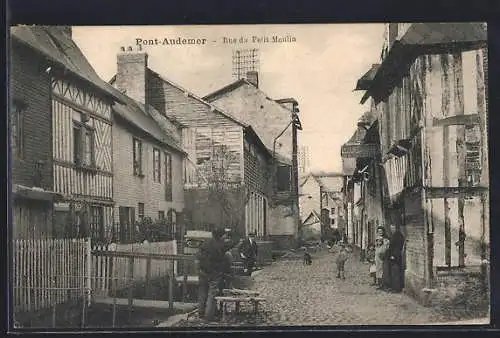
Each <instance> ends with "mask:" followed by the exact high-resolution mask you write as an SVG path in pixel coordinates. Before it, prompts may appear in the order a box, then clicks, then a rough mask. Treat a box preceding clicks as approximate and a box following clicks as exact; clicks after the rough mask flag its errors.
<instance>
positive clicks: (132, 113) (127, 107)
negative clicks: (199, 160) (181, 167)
mask: <svg viewBox="0 0 500 338" xmlns="http://www.w3.org/2000/svg"><path fill="white" fill-rule="evenodd" d="M121 95H122V98H123V100H124V101H125V104H120V103H117V104H116V105H115V106H114V112H115V113H116V114H118V116H120V117H122V118H123V119H125V120H126V121H128V122H129V123H131V124H133V125H135V126H136V127H138V128H139V129H141V130H142V131H144V132H146V133H147V134H149V135H150V136H152V137H153V138H155V139H156V140H157V141H159V142H161V143H163V144H165V145H167V146H169V147H170V148H172V149H174V150H176V151H178V152H181V153H185V151H184V150H183V149H182V147H181V145H180V144H179V142H178V141H177V140H176V139H175V138H174V137H173V136H172V135H169V134H168V133H167V131H166V130H164V129H163V128H161V127H160V126H159V125H158V123H157V122H156V121H155V120H154V119H153V117H151V115H149V114H148V113H147V112H146V107H145V106H144V105H143V104H141V103H139V102H136V101H135V100H133V99H132V98H130V97H128V96H126V95H123V94H121ZM148 109H154V108H153V107H151V106H149V107H148Z"/></svg>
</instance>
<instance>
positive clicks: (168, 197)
mask: <svg viewBox="0 0 500 338" xmlns="http://www.w3.org/2000/svg"><path fill="white" fill-rule="evenodd" d="M165 201H172V156H171V155H170V154H169V153H165Z"/></svg>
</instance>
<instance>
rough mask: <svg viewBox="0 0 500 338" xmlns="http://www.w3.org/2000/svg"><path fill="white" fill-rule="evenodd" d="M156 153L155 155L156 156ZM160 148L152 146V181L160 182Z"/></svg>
mask: <svg viewBox="0 0 500 338" xmlns="http://www.w3.org/2000/svg"><path fill="white" fill-rule="evenodd" d="M156 155H157V157H156ZM161 176H162V175H161V150H160V149H159V148H156V147H154V148H153V182H155V183H161Z"/></svg>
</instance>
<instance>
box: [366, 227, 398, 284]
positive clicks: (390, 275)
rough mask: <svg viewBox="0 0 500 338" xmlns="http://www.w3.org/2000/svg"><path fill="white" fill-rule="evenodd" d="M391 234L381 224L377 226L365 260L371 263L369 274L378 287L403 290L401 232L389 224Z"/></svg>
mask: <svg viewBox="0 0 500 338" xmlns="http://www.w3.org/2000/svg"><path fill="white" fill-rule="evenodd" d="M390 228H391V234H390V236H389V234H387V232H386V229H385V228H384V227H382V226H380V227H378V228H377V237H376V238H375V245H371V246H370V247H369V248H368V252H367V260H368V261H369V262H370V263H371V265H370V275H371V276H372V278H373V284H374V285H376V286H377V288H378V289H381V290H385V291H389V292H401V291H402V290H403V284H404V282H403V271H404V270H403V269H404V267H403V264H404V262H403V247H404V242H405V240H404V237H403V234H402V233H401V232H400V231H399V229H397V228H396V227H395V226H394V225H391V227H390Z"/></svg>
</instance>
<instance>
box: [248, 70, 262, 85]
mask: <svg viewBox="0 0 500 338" xmlns="http://www.w3.org/2000/svg"><path fill="white" fill-rule="evenodd" d="M247 81H248V82H250V83H251V84H253V85H254V86H255V87H257V88H259V73H258V72H256V71H255V70H251V71H248V72H247Z"/></svg>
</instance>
